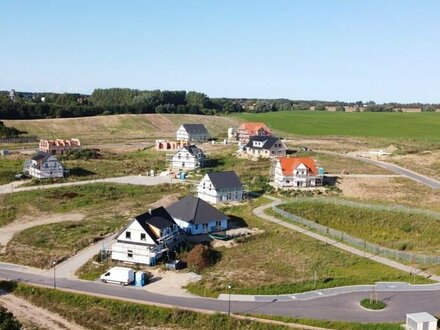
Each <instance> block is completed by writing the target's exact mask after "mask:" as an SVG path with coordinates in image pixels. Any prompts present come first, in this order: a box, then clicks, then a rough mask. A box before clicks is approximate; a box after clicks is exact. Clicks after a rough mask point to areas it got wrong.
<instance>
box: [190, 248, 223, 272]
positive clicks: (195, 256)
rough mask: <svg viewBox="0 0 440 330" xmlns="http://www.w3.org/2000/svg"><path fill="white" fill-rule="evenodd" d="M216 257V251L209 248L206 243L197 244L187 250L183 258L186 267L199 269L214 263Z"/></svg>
mask: <svg viewBox="0 0 440 330" xmlns="http://www.w3.org/2000/svg"><path fill="white" fill-rule="evenodd" d="M216 259H218V252H217V251H215V250H212V249H210V248H209V247H207V246H206V245H202V244H197V245H196V246H194V247H193V248H192V250H191V251H189V253H188V255H187V256H186V258H185V262H186V263H187V264H188V267H190V268H193V269H195V270H197V271H200V270H202V269H204V268H206V267H208V266H210V265H212V264H214V263H215V261H216Z"/></svg>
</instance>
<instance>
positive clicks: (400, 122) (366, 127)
mask: <svg viewBox="0 0 440 330" xmlns="http://www.w3.org/2000/svg"><path fill="white" fill-rule="evenodd" d="M234 118H238V119H240V120H245V121H261V122H265V123H266V124H267V125H269V126H270V127H271V128H272V129H274V130H276V131H279V132H283V133H286V134H295V135H305V136H353V137H372V138H375V137H377V138H389V139H395V140H408V137H411V138H410V139H411V140H419V141H425V142H430V143H434V142H439V141H440V135H439V134H438V127H439V125H440V115H439V114H438V113H373V112H361V113H356V112H353V113H344V112H326V111H283V112H268V113H261V114H248V113H242V114H238V115H234Z"/></svg>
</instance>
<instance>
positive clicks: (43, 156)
mask: <svg viewBox="0 0 440 330" xmlns="http://www.w3.org/2000/svg"><path fill="white" fill-rule="evenodd" d="M50 156H52V155H51V154H49V153H47V152H43V151H39V152H37V153H36V154H35V155H34V156H33V157H32V158H31V159H32V160H35V161H37V162H41V163H44V162H45V161H46V160H47V159H48V158H49V157H50Z"/></svg>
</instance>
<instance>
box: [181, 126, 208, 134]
mask: <svg viewBox="0 0 440 330" xmlns="http://www.w3.org/2000/svg"><path fill="white" fill-rule="evenodd" d="M182 126H183V128H185V131H186V132H187V133H188V134H208V130H207V129H206V127H205V125H203V124H183V125H182Z"/></svg>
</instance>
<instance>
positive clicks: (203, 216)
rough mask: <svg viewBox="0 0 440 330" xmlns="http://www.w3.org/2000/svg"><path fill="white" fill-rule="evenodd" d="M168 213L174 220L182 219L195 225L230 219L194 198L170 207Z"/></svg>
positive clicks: (188, 197)
mask: <svg viewBox="0 0 440 330" xmlns="http://www.w3.org/2000/svg"><path fill="white" fill-rule="evenodd" d="M167 211H168V213H169V214H170V215H171V216H172V217H173V218H174V219H180V220H183V221H186V222H190V223H193V224H204V223H209V222H212V221H222V220H225V219H227V218H228V217H227V216H226V215H225V214H224V213H222V212H220V211H219V210H217V209H216V208H215V207H213V206H211V205H210V204H209V203H207V202H205V201H204V200H202V199H200V198H198V197H194V196H186V197H184V198H182V199H181V200H180V201H178V202H176V203H174V204H173V205H171V206H169V207H168V208H167Z"/></svg>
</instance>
